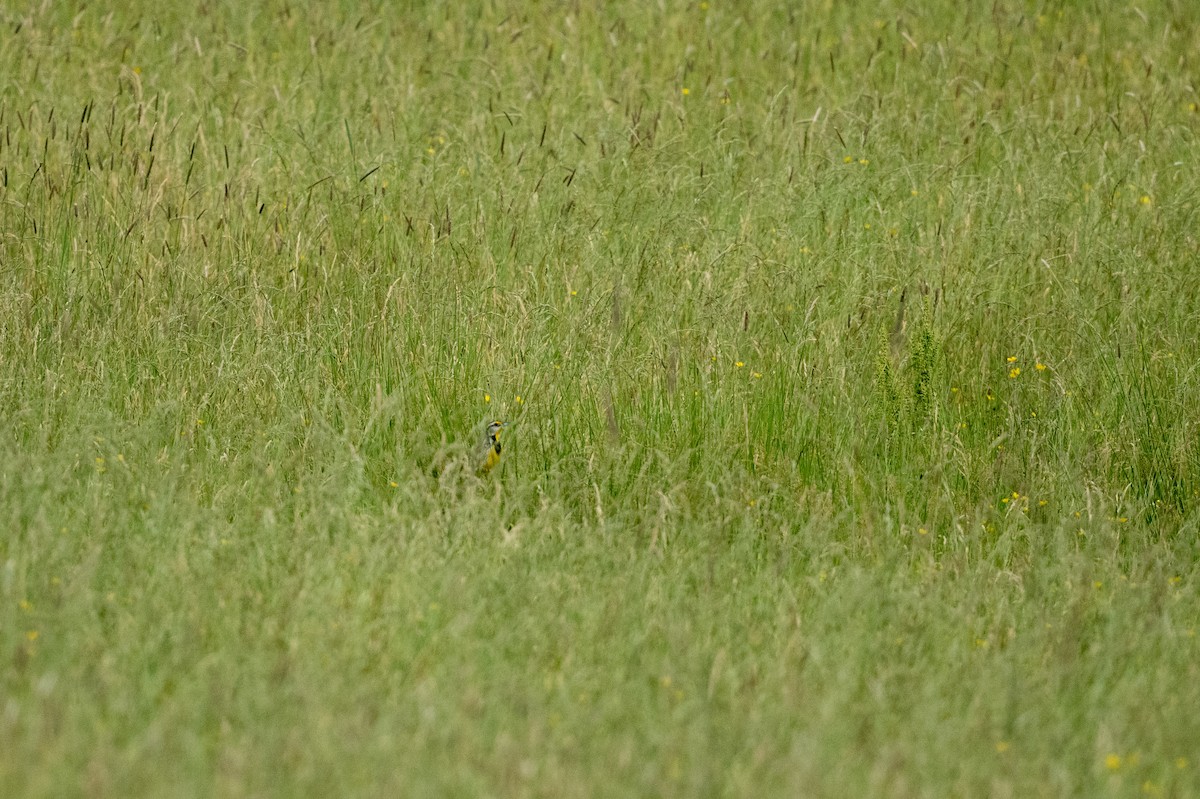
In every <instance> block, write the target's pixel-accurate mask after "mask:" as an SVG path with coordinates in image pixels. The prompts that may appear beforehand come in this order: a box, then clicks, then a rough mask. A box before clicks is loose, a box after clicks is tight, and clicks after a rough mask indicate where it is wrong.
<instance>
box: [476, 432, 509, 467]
mask: <svg viewBox="0 0 1200 799" xmlns="http://www.w3.org/2000/svg"><path fill="white" fill-rule="evenodd" d="M503 429H504V422H501V421H499V420H496V421H494V422H492V423H491V424H489V425H488V426H487V429H486V430H485V431H484V434H483V442H482V445H481V448H482V450H483V452H482V454H481V456H480V463H479V471H480V472H481V473H483V474H486V473H487V472H490V471H491V470H492V469H494V468H495V466H496V464H497V463H499V462H500V431H501V430H503Z"/></svg>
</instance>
